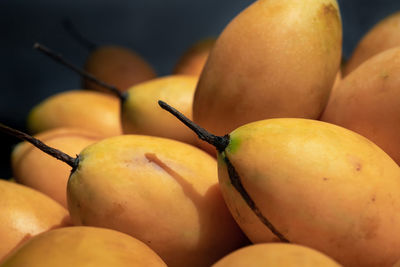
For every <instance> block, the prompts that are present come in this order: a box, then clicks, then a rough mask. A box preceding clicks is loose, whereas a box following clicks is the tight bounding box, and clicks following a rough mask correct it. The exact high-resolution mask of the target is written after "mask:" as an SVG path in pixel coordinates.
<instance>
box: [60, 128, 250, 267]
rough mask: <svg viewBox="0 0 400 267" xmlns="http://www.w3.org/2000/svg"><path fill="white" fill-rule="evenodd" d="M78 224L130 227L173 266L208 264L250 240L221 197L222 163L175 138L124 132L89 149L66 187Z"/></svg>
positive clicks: (129, 230) (126, 230) (129, 229)
mask: <svg viewBox="0 0 400 267" xmlns="http://www.w3.org/2000/svg"><path fill="white" fill-rule="evenodd" d="M67 190H68V191H67V192H68V193H67V196H68V207H69V211H70V214H71V218H72V221H73V222H74V224H75V225H87V226H97V227H104V228H110V229H115V230H118V231H121V232H123V233H127V234H129V235H131V236H133V237H135V238H138V239H139V240H141V241H143V242H145V243H146V244H148V245H149V247H150V248H152V249H153V250H154V251H155V252H156V253H157V254H158V255H160V256H161V258H162V259H163V260H164V261H165V262H166V263H167V265H168V266H171V267H172V266H209V265H211V264H212V263H213V262H215V261H216V260H218V259H219V258H221V257H222V256H224V255H226V254H227V253H229V252H230V251H233V250H234V249H237V248H238V247H240V246H242V245H243V244H246V242H247V241H246V238H245V237H244V235H243V233H242V232H241V231H240V229H239V228H238V226H237V225H236V223H235V222H234V220H233V218H232V217H231V214H230V213H229V211H228V209H227V207H226V204H225V202H224V200H223V198H222V195H221V192H220V189H219V185H218V178H217V163H216V161H215V159H214V158H212V157H211V156H209V155H208V154H207V153H205V152H203V151H201V150H200V149H197V148H195V147H193V146H190V145H187V144H184V143H181V142H177V141H174V140H169V139H164V138H157V137H150V136H139V135H123V136H116V137H111V138H107V139H104V140H102V141H100V142H98V143H95V144H93V145H91V146H89V147H87V148H85V149H84V150H83V151H82V152H81V153H80V155H79V164H78V165H77V167H76V168H75V171H74V172H73V173H72V174H71V177H70V179H69V182H68V187H67Z"/></svg>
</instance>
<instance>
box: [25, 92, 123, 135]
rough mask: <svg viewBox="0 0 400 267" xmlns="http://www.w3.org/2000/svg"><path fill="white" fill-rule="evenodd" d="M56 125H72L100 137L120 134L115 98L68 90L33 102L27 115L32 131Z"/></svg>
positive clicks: (117, 104)
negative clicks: (33, 104)
mask: <svg viewBox="0 0 400 267" xmlns="http://www.w3.org/2000/svg"><path fill="white" fill-rule="evenodd" d="M59 127H75V128H82V129H86V130H88V131H92V132H95V133H97V134H99V135H102V136H114V135H120V134H121V131H122V129H121V122H120V102H119V99H118V98H116V97H114V96H110V95H106V94H103V93H99V92H90V91H84V90H71V91H65V92H62V93H58V94H56V95H53V96H51V97H49V98H47V99H45V100H43V101H42V102H41V103H40V104H38V105H36V106H35V107H34V108H33V109H32V110H31V112H30V114H29V117H28V129H29V130H30V131H31V132H32V133H39V132H42V131H45V130H49V129H53V128H59Z"/></svg>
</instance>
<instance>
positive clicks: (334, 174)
mask: <svg viewBox="0 0 400 267" xmlns="http://www.w3.org/2000/svg"><path fill="white" fill-rule="evenodd" d="M224 155H225V156H226V157H227V158H228V159H229V160H230V162H231V163H232V165H233V166H234V167H235V169H236V171H237V172H238V174H239V176H240V177H241V180H242V183H243V186H244V188H245V189H246V190H247V192H248V193H249V195H250V196H251V197H252V198H253V200H254V201H255V203H256V205H258V207H259V209H260V210H261V212H262V213H263V214H264V216H266V217H267V218H268V219H269V220H270V221H271V223H272V224H273V225H274V226H275V227H276V228H277V230H278V231H279V232H280V233H282V234H283V235H284V236H285V237H286V238H287V239H289V241H291V242H293V243H296V244H301V245H305V246H308V247H311V248H314V249H317V250H319V251H321V252H323V253H325V254H326V255H328V256H330V257H332V258H333V259H335V260H337V261H338V262H339V263H341V264H343V265H344V266H391V265H392V264H394V262H395V261H396V260H397V259H398V258H400V228H399V227H398V226H399V225H400V214H399V213H398V212H396V211H397V210H399V209H400V168H399V167H398V166H397V165H396V163H395V162H394V161H393V160H392V159H391V158H390V157H389V156H388V155H387V154H386V153H385V152H383V151H382V150H381V149H380V148H378V147H377V146H376V145H375V144H373V143H372V142H371V141H369V140H368V139H366V138H364V137H362V136H360V135H358V134H356V133H354V132H352V131H350V130H347V129H345V128H342V127H339V126H335V125H333V124H328V123H324V122H320V121H314V120H306V119H270V120H264V121H259V122H254V123H250V124H247V125H244V126H242V127H240V128H238V129H236V130H235V131H233V132H232V133H231V143H230V145H229V146H228V147H227V149H226V150H225V152H224V153H222V154H220V155H219V164H218V165H219V174H218V175H219V179H220V185H221V191H222V193H223V195H224V198H225V201H226V203H227V205H228V207H229V209H230V211H231V213H232V214H233V216H234V218H235V219H236V222H237V223H238V224H239V225H240V227H241V228H242V230H243V231H244V232H245V234H246V235H247V236H248V237H249V239H250V240H251V241H253V242H254V243H260V242H270V241H276V237H274V236H273V235H272V233H271V232H270V231H269V230H268V229H267V227H266V226H265V225H263V224H262V223H261V221H260V220H259V219H258V218H257V217H256V215H254V213H253V212H252V211H251V210H250V209H249V208H248V206H247V205H246V204H245V202H244V200H243V199H242V198H241V196H240V195H239V194H238V193H237V191H236V190H235V189H234V188H233V186H232V185H231V183H230V180H229V177H228V173H227V168H226V164H225V160H224V158H223V157H224Z"/></svg>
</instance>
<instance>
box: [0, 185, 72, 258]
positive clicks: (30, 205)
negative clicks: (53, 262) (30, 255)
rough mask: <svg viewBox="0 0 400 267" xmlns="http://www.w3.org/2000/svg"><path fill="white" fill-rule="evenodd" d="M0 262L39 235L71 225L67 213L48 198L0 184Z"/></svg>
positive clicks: (31, 190) (16, 186)
mask: <svg viewBox="0 0 400 267" xmlns="http://www.w3.org/2000/svg"><path fill="white" fill-rule="evenodd" d="M0 207H1V211H0V237H1V238H0V239H1V242H0V262H2V261H3V260H4V258H5V257H6V256H7V255H8V254H9V253H11V252H12V251H13V250H15V249H16V248H17V247H19V246H21V245H22V244H23V243H24V242H26V241H27V240H29V239H30V238H31V237H32V236H34V235H37V234H39V233H42V232H45V231H48V230H51V229H54V228H59V227H65V226H69V225H70V217H69V214H68V211H67V210H66V209H65V208H63V207H62V206H61V205H60V204H58V203H57V202H55V201H54V200H52V199H51V198H50V197H48V196H46V195H44V194H42V193H40V192H38V191H36V190H34V189H31V188H29V187H26V186H23V185H19V184H17V183H15V182H8V181H5V180H0Z"/></svg>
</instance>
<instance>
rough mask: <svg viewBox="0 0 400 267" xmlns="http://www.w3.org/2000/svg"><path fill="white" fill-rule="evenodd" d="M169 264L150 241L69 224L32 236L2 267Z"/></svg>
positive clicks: (137, 266)
mask: <svg viewBox="0 0 400 267" xmlns="http://www.w3.org/2000/svg"><path fill="white" fill-rule="evenodd" d="M12 266H15V267H17V266H18V267H21V266H29V267H36V266H37V267H56V266H57V267H64V266H65V267H74V266H76V267H78V266H79V267H102V266H104V267H114V266H116V267H119V266H121V267H122V266H126V267H130V266H132V267H134V266H136V267H147V266H148V267H150V266H151V267H153V266H154V267H159V266H160V267H161V266H163V267H166V266H167V265H166V264H165V263H164V262H163V261H162V260H161V258H160V257H159V256H158V255H157V254H156V253H155V252H154V251H152V250H151V249H150V248H149V247H148V246H147V245H146V244H144V243H142V242H140V241H139V240H137V239H135V238H133V237H131V236H128V235H126V234H123V233H120V232H117V231H113V230H109V229H102V228H95V227H66V228H62V229H57V230H53V231H49V232H47V233H44V234H41V235H38V236H36V237H35V238H32V239H31V240H30V241H29V242H27V243H26V244H25V245H24V246H23V247H22V248H20V249H19V250H18V251H16V252H15V253H14V254H13V255H11V256H10V257H9V258H8V259H7V260H6V261H5V262H4V264H3V265H2V267H12Z"/></svg>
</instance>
